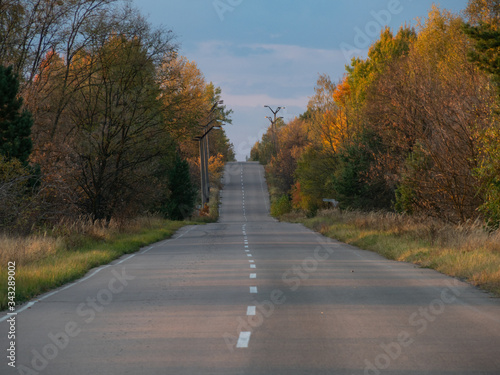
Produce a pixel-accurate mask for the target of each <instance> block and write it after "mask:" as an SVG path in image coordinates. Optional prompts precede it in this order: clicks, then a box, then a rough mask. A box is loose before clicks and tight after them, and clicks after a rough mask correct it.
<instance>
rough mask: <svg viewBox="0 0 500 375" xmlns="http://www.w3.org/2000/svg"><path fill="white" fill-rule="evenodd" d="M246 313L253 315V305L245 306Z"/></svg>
mask: <svg viewBox="0 0 500 375" xmlns="http://www.w3.org/2000/svg"><path fill="white" fill-rule="evenodd" d="M247 315H248V316H251V315H255V306H248V307H247Z"/></svg>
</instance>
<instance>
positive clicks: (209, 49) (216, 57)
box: [190, 41, 345, 98]
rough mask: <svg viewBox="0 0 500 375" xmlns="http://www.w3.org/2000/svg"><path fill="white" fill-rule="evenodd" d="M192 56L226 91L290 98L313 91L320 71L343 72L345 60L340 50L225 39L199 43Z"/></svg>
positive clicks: (234, 93) (334, 74)
mask: <svg viewBox="0 0 500 375" xmlns="http://www.w3.org/2000/svg"><path fill="white" fill-rule="evenodd" d="M190 56H195V60H196V62H197V64H198V66H199V67H200V69H201V70H202V71H203V72H204V73H205V75H206V76H207V77H208V78H209V80H211V81H213V82H214V83H215V84H216V85H218V86H220V87H222V89H223V91H224V92H225V93H226V94H230V95H262V94H263V93H265V94H267V95H269V96H271V97H291V98H296V97H303V96H307V95H311V94H312V90H313V87H314V84H315V82H316V79H317V77H318V74H321V73H329V74H331V75H332V76H333V77H336V76H341V75H342V74H343V67H344V61H345V60H344V55H343V53H342V51H340V50H327V49H315V48H308V47H301V46H296V45H284V44H265V43H252V44H242V45H238V44H235V43H231V42H225V41H208V42H202V43H199V44H198V45H197V50H196V51H193V52H191V53H190ZM339 67H341V69H339ZM335 70H336V71H335Z"/></svg>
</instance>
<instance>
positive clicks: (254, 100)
mask: <svg viewBox="0 0 500 375" xmlns="http://www.w3.org/2000/svg"><path fill="white" fill-rule="evenodd" d="M308 101H309V97H308V96H301V97H297V98H290V97H282V98H278V97H271V96H269V95H267V94H250V95H231V94H224V102H225V103H226V104H227V105H228V106H229V107H230V108H232V107H252V108H254V107H263V106H264V105H270V106H284V105H285V104H286V106H289V107H291V106H294V107H302V108H303V107H306V106H307V103H308Z"/></svg>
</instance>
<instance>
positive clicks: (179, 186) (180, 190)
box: [163, 155, 196, 220]
mask: <svg viewBox="0 0 500 375" xmlns="http://www.w3.org/2000/svg"><path fill="white" fill-rule="evenodd" d="M167 188H168V190H169V192H170V196H169V199H168V201H167V202H166V204H165V206H164V207H163V211H164V214H165V216H166V217H167V218H169V219H172V220H184V219H186V218H187V217H189V216H191V214H192V213H193V209H194V204H195V199H196V189H195V188H194V186H193V184H192V182H191V176H190V174H189V164H188V162H187V161H186V160H183V159H181V158H180V157H179V155H177V156H176V158H175V163H174V166H173V168H172V169H171V170H170V171H169V173H168V184H167Z"/></svg>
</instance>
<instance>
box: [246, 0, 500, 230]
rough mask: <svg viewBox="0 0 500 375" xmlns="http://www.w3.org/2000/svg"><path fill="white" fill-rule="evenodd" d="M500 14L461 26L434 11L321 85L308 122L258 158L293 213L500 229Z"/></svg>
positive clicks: (477, 3) (295, 123) (479, 10)
mask: <svg viewBox="0 0 500 375" xmlns="http://www.w3.org/2000/svg"><path fill="white" fill-rule="evenodd" d="M499 40H500V2H499V1H498V0H470V1H469V3H468V6H467V8H466V9H465V10H464V12H463V15H456V14H452V13H451V12H449V11H447V10H443V9H439V8H438V7H436V6H434V7H433V8H432V9H431V10H430V12H429V14H428V17H427V18H426V19H425V20H421V21H419V23H418V24H417V25H416V26H409V25H404V26H402V27H401V28H400V29H399V30H398V31H397V32H394V31H392V30H391V29H389V28H387V27H386V28H385V29H383V30H382V31H381V34H380V38H379V39H378V40H377V41H376V42H374V43H373V44H372V45H371V47H370V49H369V51H368V56H367V57H366V58H359V57H358V58H353V59H352V61H351V63H350V64H349V65H348V66H346V73H345V75H344V77H343V78H342V79H340V80H339V81H338V82H335V81H334V80H332V79H331V78H330V77H329V76H328V75H327V74H323V75H321V76H320V77H319V79H318V81H317V84H316V87H315V91H314V95H313V96H312V97H311V98H310V101H309V104H308V107H307V111H306V112H305V113H303V114H302V115H301V116H300V117H298V118H295V119H293V120H292V121H290V122H289V123H287V124H285V123H283V122H281V123H279V124H278V130H277V133H278V134H277V138H278V140H279V144H278V147H277V148H275V147H274V146H273V143H272V142H271V140H272V138H273V134H272V130H271V129H270V130H269V131H268V133H267V134H265V135H264V136H263V137H262V140H261V141H259V142H257V143H256V144H255V145H254V147H253V149H252V151H251V158H252V159H253V160H258V161H260V162H261V163H263V164H265V165H266V169H267V172H268V177H269V182H270V183H271V185H272V186H274V187H275V189H276V190H277V192H278V193H277V194H278V195H281V196H282V199H281V200H280V202H281V203H283V202H285V203H286V205H285V206H287V207H288V209H292V208H294V209H301V210H305V211H308V212H310V213H311V214H314V212H315V211H316V210H317V209H318V208H319V207H321V206H322V205H324V203H323V202H322V199H323V198H335V199H337V200H338V201H339V202H340V207H341V208H354V209H364V210H374V209H375V210H378V209H384V210H396V211H401V212H407V213H422V214H425V215H430V216H434V217H438V218H441V219H444V220H447V221H451V222H455V223H458V222H465V221H468V220H476V219H480V220H485V221H487V222H488V223H489V224H490V225H491V226H493V227H498V224H499V222H500V126H499V124H500V122H499V107H498V105H499V93H500V91H499V90H500V86H499V84H500V45H499Z"/></svg>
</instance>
